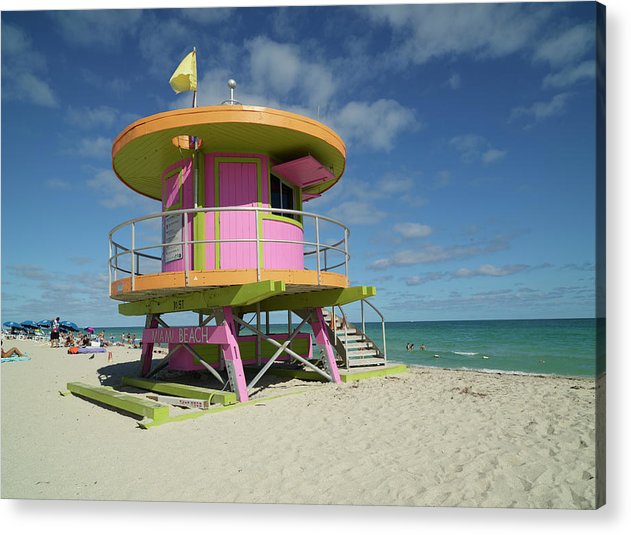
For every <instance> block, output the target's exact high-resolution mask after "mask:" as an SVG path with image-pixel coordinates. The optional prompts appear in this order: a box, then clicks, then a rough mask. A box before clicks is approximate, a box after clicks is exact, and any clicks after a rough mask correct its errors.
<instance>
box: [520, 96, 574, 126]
mask: <svg viewBox="0 0 631 535" xmlns="http://www.w3.org/2000/svg"><path fill="white" fill-rule="evenodd" d="M571 95H572V93H559V94H558V95H555V96H554V97H552V99H551V100H548V101H539V102H535V103H534V104H532V105H530V106H528V107H525V106H519V107H517V108H514V109H513V110H512V111H511V114H510V118H509V120H511V121H512V120H514V119H518V118H520V117H525V118H531V119H534V121H535V122H539V121H542V120H544V119H547V118H548V117H552V116H555V115H561V114H562V113H563V112H564V111H565V105H566V103H567V100H568V99H569V98H570V96H571Z"/></svg>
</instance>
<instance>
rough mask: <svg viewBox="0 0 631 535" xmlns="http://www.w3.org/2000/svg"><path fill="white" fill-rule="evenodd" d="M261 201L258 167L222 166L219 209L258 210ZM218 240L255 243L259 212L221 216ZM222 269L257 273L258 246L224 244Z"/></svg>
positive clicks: (221, 259) (248, 165)
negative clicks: (247, 207)
mask: <svg viewBox="0 0 631 535" xmlns="http://www.w3.org/2000/svg"><path fill="white" fill-rule="evenodd" d="M257 201H258V192H257V173H256V164H255V163H240V162H222V163H220V164H219V205H220V206H222V207H229V206H256V205H257ZM219 237H220V239H221V240H229V239H245V238H251V239H252V240H255V239H256V212H254V211H251V212H248V211H242V212H236V211H235V212H230V211H226V212H220V216H219ZM220 266H221V269H255V268H256V243H255V242H254V241H252V242H249V243H246V242H237V243H230V242H226V243H221V245H220Z"/></svg>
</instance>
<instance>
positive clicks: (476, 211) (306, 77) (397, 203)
mask: <svg viewBox="0 0 631 535" xmlns="http://www.w3.org/2000/svg"><path fill="white" fill-rule="evenodd" d="M165 36H168V38H165ZM595 36H596V33H595V6H594V4H593V3H592V2H580V3H579V2H570V3H551V4H519V3H518V4H476V5H471V4H469V5H467V4H461V5H432V6H427V5H425V6H424V5H408V6H393V5H389V6H371V7H361V8H358V7H352V6H349V7H329V8H326V7H315V8H264V9H263V8H240V9H203V10H191V9H185V10H172V9H168V10H131V11H126V10H118V11H74V12H72V11H66V12H62V11H57V12H54V11H42V12H6V11H5V12H3V13H2V320H3V321H7V320H17V321H23V320H25V319H35V320H39V319H42V318H49V317H52V316H54V315H60V316H62V317H64V318H66V319H72V320H74V321H77V322H78V323H81V324H94V325H100V326H106V325H130V324H131V325H138V324H140V323H141V322H140V321H139V319H135V318H131V319H128V318H124V317H122V316H119V315H118V313H117V307H116V305H117V303H116V302H114V301H110V300H109V298H108V294H107V268H106V262H107V255H108V247H107V233H108V231H109V230H110V229H111V228H113V227H114V226H116V225H117V224H119V223H121V222H123V221H126V220H128V219H131V218H133V217H137V216H140V215H144V214H147V213H150V212H157V211H159V209H160V206H159V203H158V202H156V201H151V200H149V199H146V198H143V197H141V196H139V195H137V194H135V193H134V192H132V191H131V190H128V189H127V188H125V187H124V186H122V185H121V184H120V183H119V182H118V180H117V179H116V178H115V176H114V174H113V171H112V170H111V144H112V141H113V139H114V137H116V135H117V134H118V133H119V132H120V131H121V130H122V129H123V128H124V127H125V126H126V125H127V124H129V123H130V122H132V121H133V120H135V119H138V118H140V117H143V116H147V115H151V114H154V113H158V112H160V111H165V110H168V109H173V108H179V107H186V106H189V105H190V100H191V97H190V94H184V95H180V96H178V95H175V94H174V93H173V91H172V90H171V88H170V86H169V84H168V79H169V77H170V75H171V73H172V71H173V69H174V68H175V66H177V64H178V63H179V61H180V60H181V59H182V58H183V57H184V55H186V53H187V52H188V51H190V49H191V48H192V46H196V47H197V50H198V74H199V80H200V87H199V96H198V101H199V104H200V105H209V104H218V103H219V102H220V101H221V100H224V99H225V98H227V96H228V94H227V88H226V81H227V80H228V79H229V78H234V79H236V80H237V82H238V84H239V85H238V88H237V97H238V99H239V100H240V101H241V102H243V103H244V104H252V105H263V106H270V107H276V108H281V109H285V110H289V111H295V112H298V113H303V114H305V115H309V116H311V117H314V118H316V117H319V119H320V120H321V121H322V122H324V123H325V124H328V125H329V126H331V127H333V128H334V129H335V130H336V131H337V132H338V133H339V134H340V135H341V136H342V138H343V139H344V140H345V142H346V145H347V156H348V159H347V168H346V172H345V174H344V176H343V178H342V180H341V181H340V183H339V184H338V185H337V186H335V188H334V189H332V190H331V191H330V192H329V193H328V194H325V195H324V196H323V197H322V198H321V199H317V200H315V201H312V202H310V203H308V204H306V205H305V210H308V211H311V212H318V213H323V214H326V215H329V216H331V217H334V218H336V219H338V220H340V221H342V222H343V223H345V224H346V225H348V226H349V227H350V229H351V238H350V246H351V254H352V260H351V264H350V273H351V279H352V283H353V284H354V285H357V284H374V285H376V286H377V288H378V294H377V296H376V297H375V298H374V299H373V301H374V302H375V303H376V304H377V306H379V308H380V309H381V310H382V311H383V312H384V314H385V316H386V318H387V320H390V321H402V320H447V319H487V318H488V319H504V318H551V317H555V318H556V317H593V316H594V301H595V291H594V287H595V279H594V275H595V272H594V268H595V230H594V228H595V130H594V116H595V72H596V71H595V60H596V57H595V50H596V48H595Z"/></svg>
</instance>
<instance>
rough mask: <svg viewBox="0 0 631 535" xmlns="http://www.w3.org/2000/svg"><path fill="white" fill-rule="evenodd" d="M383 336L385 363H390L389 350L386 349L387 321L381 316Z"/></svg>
mask: <svg viewBox="0 0 631 535" xmlns="http://www.w3.org/2000/svg"><path fill="white" fill-rule="evenodd" d="M381 338H382V339H383V363H384V364H387V363H388V352H387V350H386V322H385V321H384V319H383V317H382V318H381Z"/></svg>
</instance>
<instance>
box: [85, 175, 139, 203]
mask: <svg viewBox="0 0 631 535" xmlns="http://www.w3.org/2000/svg"><path fill="white" fill-rule="evenodd" d="M86 184H87V185H88V187H89V188H91V189H93V190H95V192H96V194H97V196H98V203H99V204H101V205H102V206H105V207H106V208H122V207H125V206H134V205H136V204H137V202H138V201H137V197H138V194H137V193H135V192H133V191H132V190H131V189H129V188H127V187H126V186H125V185H123V184H122V183H121V181H120V180H119V179H118V178H117V177H116V176H115V175H114V172H113V171H110V170H109V169H101V170H97V171H96V173H95V175H94V176H93V177H92V178H91V179H90V180H88V181H87V182H86Z"/></svg>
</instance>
